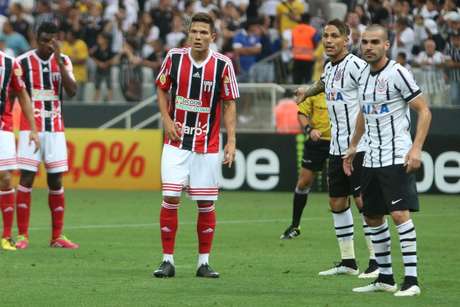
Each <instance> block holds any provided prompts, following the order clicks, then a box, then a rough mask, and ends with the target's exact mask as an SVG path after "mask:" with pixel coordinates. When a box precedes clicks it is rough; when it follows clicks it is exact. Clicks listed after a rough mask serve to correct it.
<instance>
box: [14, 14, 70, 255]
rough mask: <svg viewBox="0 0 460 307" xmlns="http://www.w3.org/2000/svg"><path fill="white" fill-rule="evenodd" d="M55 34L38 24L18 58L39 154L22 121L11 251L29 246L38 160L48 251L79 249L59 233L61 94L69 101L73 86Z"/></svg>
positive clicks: (63, 155)
mask: <svg viewBox="0 0 460 307" xmlns="http://www.w3.org/2000/svg"><path fill="white" fill-rule="evenodd" d="M57 34H58V28H57V26H56V25H55V24H53V23H49V22H44V23H42V24H41V25H40V26H39V28H38V31H37V49H34V50H31V51H28V52H26V53H24V54H22V55H21V56H19V57H18V62H19V64H20V65H21V67H22V70H23V72H24V74H23V80H24V82H25V84H26V88H27V91H28V92H29V95H30V97H31V99H32V104H33V108H34V116H35V125H36V126H37V130H38V131H39V133H38V134H39V137H40V142H41V146H40V149H39V150H38V151H37V152H35V151H34V150H35V149H34V147H33V146H31V145H30V144H29V135H30V131H31V127H30V125H29V123H28V122H27V121H26V120H25V118H24V117H22V118H21V125H20V132H19V142H18V165H19V169H20V170H21V178H20V181H19V186H18V192H17V198H16V211H17V224H18V240H17V242H16V247H17V248H19V249H25V248H27V246H28V245H29V232H28V230H29V216H30V205H31V197H30V196H31V192H32V185H33V183H34V179H35V174H36V173H37V170H38V166H39V165H40V162H41V161H42V160H43V161H44V163H45V168H46V171H47V182H48V187H49V195H48V204H49V208H50V210H51V219H52V236H51V242H50V246H51V247H59V248H70V249H74V248H78V247H79V245H78V244H76V243H73V242H72V241H70V240H69V239H67V238H66V237H65V236H64V235H63V234H62V228H63V224H64V207H65V203H64V189H63V187H62V174H63V173H64V172H66V171H67V170H68V166H67V147H66V140H65V136H64V122H63V119H62V114H61V104H62V94H63V92H62V91H63V88H64V90H65V91H66V92H67V94H68V95H69V96H73V95H75V92H76V88H77V86H76V83H75V80H74V77H73V73H72V63H71V62H70V60H69V58H68V57H67V56H66V55H63V54H61V51H60V48H59V43H58V41H57Z"/></svg>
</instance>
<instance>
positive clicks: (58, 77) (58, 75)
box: [51, 72, 61, 81]
mask: <svg viewBox="0 0 460 307" xmlns="http://www.w3.org/2000/svg"><path fill="white" fill-rule="evenodd" d="M51 79H52V80H53V81H61V73H60V72H53V73H51Z"/></svg>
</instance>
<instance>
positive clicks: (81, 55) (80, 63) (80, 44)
mask: <svg viewBox="0 0 460 307" xmlns="http://www.w3.org/2000/svg"><path fill="white" fill-rule="evenodd" d="M77 35H78V33H77V32H74V31H68V32H67V33H66V38H65V41H64V42H63V44H62V47H61V51H62V53H64V54H65V55H67V56H69V58H70V60H71V61H72V64H73V74H74V76H75V81H76V82H77V88H78V90H77V95H75V99H76V100H77V101H83V100H84V97H85V84H86V82H87V81H88V71H87V67H86V64H87V61H88V58H89V53H88V47H87V46H86V43H85V42H84V41H83V40H81V39H79V38H78V36H77Z"/></svg>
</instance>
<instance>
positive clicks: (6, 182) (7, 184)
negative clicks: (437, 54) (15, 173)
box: [0, 171, 11, 190]
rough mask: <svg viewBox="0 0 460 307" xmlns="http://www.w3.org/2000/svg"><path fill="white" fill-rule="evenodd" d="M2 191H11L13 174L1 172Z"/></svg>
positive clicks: (0, 184)
mask: <svg viewBox="0 0 460 307" xmlns="http://www.w3.org/2000/svg"><path fill="white" fill-rule="evenodd" d="M0 189H2V190H5V189H11V173H10V172H9V171H0Z"/></svg>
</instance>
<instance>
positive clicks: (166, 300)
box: [0, 190, 460, 306]
mask: <svg viewBox="0 0 460 307" xmlns="http://www.w3.org/2000/svg"><path fill="white" fill-rule="evenodd" d="M66 197H67V211H66V228H65V234H66V235H68V236H69V237H70V238H71V239H72V240H74V241H75V242H78V243H80V244H81V248H80V249H79V250H76V251H71V250H59V249H51V248H49V247H48V243H49V235H50V226H49V223H50V217H49V210H48V206H47V203H46V198H47V195H46V192H45V191H40V190H35V191H34V194H33V203H32V219H31V227H32V228H31V231H30V235H31V241H30V246H29V249H27V250H23V251H16V252H3V251H2V252H0V289H1V293H2V296H1V300H0V305H1V306H369V305H378V306H391V305H393V306H395V305H396V304H398V305H400V306H440V305H443V306H458V299H459V298H460V294H459V291H458V276H459V273H460V272H459V271H460V270H459V266H458V256H459V254H460V247H459V244H458V236H459V232H460V226H459V223H458V216H460V204H459V203H458V200H459V198H458V197H454V196H421V207H422V211H421V212H420V213H418V214H416V215H415V217H414V221H415V225H416V229H417V236H418V242H417V244H418V255H419V273H420V283H421V286H422V295H421V296H420V297H416V298H395V297H393V296H392V295H391V294H388V293H375V294H356V293H352V292H351V288H353V287H356V286H361V285H364V284H366V283H367V282H369V280H360V279H358V278H357V277H351V276H340V277H319V276H318V272H319V271H320V270H323V269H327V268H329V267H331V266H332V265H333V262H334V261H337V260H338V259H339V251H338V247H337V243H336V239H335V235H334V232H333V228H332V217H331V214H330V213H329V212H328V209H327V208H328V205H327V196H326V195H325V194H312V195H310V197H309V203H308V206H307V208H306V209H305V211H304V218H303V220H302V224H301V225H302V235H301V236H300V237H298V238H297V239H295V240H291V241H281V240H279V236H280V234H281V233H282V231H284V229H285V228H286V227H287V225H288V224H289V221H290V216H291V197H292V196H291V194H290V193H250V192H223V193H222V195H221V200H220V201H219V202H218V204H217V214H218V221H219V222H220V223H219V222H218V226H217V230H216V238H215V244H214V248H213V253H212V255H211V265H212V266H213V267H214V268H215V269H216V270H217V271H218V272H220V273H221V278H220V279H218V280H208V279H206V280H204V279H198V278H196V277H194V276H195V270H196V260H197V259H196V257H197V255H196V253H197V243H196V231H195V229H196V228H195V221H196V208H195V205H194V204H193V203H192V202H191V201H189V200H188V199H187V200H185V199H184V201H183V203H182V205H181V209H180V211H179V222H180V226H179V233H178V237H177V241H176V255H175V262H176V265H177V266H176V277H175V278H173V279H167V280H162V279H156V278H152V277H151V273H152V271H153V270H154V269H155V268H156V267H157V266H158V264H159V263H160V260H161V249H160V239H159V226H158V214H159V206H160V199H161V196H160V193H156V192H118V191H109V192H101V191H67V192H66ZM354 213H356V211H355V212H354ZM354 216H355V238H356V242H355V249H356V252H357V259H358V263H359V264H360V268H361V269H365V266H366V264H367V249H366V246H365V242H364V239H363V232H362V228H361V221H360V219H359V217H358V215H357V214H355V215H354ZM392 255H393V262H394V268H395V277H396V279H397V281H398V282H401V279H402V273H403V267H402V263H401V253H400V249H399V242H398V239H397V236H396V232H395V228H394V227H392Z"/></svg>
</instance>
